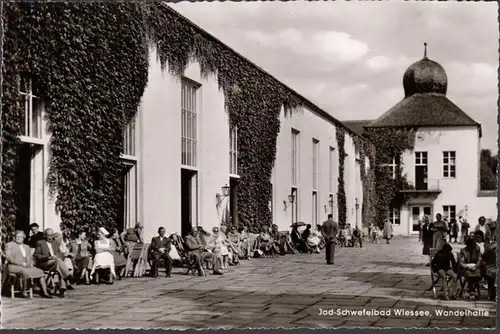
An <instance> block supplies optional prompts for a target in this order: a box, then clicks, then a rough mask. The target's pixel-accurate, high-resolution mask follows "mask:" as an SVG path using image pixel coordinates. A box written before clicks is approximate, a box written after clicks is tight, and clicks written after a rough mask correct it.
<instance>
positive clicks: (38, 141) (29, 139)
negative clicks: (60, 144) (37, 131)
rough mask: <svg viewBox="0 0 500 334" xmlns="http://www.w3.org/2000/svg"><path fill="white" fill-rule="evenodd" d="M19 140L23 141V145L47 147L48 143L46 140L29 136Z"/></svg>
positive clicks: (20, 137) (21, 137)
mask: <svg viewBox="0 0 500 334" xmlns="http://www.w3.org/2000/svg"><path fill="white" fill-rule="evenodd" d="M19 140H20V141H22V142H23V143H27V144H34V145H45V144H46V143H47V140H46V139H42V138H36V137H28V136H19Z"/></svg>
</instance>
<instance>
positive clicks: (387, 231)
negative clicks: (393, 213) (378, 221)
mask: <svg viewBox="0 0 500 334" xmlns="http://www.w3.org/2000/svg"><path fill="white" fill-rule="evenodd" d="M391 238H392V224H391V221H390V220H389V219H386V220H385V222H384V239H385V240H386V242H387V243H388V244H390V242H389V240H391Z"/></svg>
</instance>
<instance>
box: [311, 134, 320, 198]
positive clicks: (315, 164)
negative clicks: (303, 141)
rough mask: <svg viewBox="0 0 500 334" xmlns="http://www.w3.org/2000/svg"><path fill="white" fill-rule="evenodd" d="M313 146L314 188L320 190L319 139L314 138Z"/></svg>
mask: <svg viewBox="0 0 500 334" xmlns="http://www.w3.org/2000/svg"><path fill="white" fill-rule="evenodd" d="M312 143H313V147H312V149H313V150H312V156H313V157H312V158H313V161H312V170H313V171H312V172H313V174H312V189H313V190H314V191H317V190H318V170H319V168H318V166H319V140H317V139H315V138H313V139H312Z"/></svg>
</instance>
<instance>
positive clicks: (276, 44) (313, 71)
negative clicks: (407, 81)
mask: <svg viewBox="0 0 500 334" xmlns="http://www.w3.org/2000/svg"><path fill="white" fill-rule="evenodd" d="M171 6H172V7H173V8H175V9H176V10H178V11H179V12H180V13H181V14H183V15H184V16H186V17H188V18H189V19H190V20H192V21H193V22H195V23H196V24H197V25H199V26H200V27H202V28H203V29H205V30H207V31H208V32H210V33H211V34H213V35H214V36H216V37H217V38H219V39H220V40H221V41H222V42H224V43H225V44H227V45H229V46H230V47H232V48H233V49H235V50H236V51H237V52H239V53H241V54H242V55H243V56H245V57H247V58H248V59H250V60H251V61H253V62H254V63H256V64H257V65H259V66H261V67H262V68H264V69H265V70H266V71H268V72H269V73H271V74H272V75H273V76H275V77H276V78H277V79H279V80H281V81H282V82H284V83H285V84H287V85H289V86H290V87H292V88H293V89H295V90H297V91H298V92H299V93H300V94H302V95H304V96H305V97H306V98H308V99H310V100H311V101H312V102H313V103H315V104H316V105H318V106H319V107H321V108H323V109H324V110H326V111H327V112H329V113H330V114H332V115H333V116H334V117H336V118H338V119H340V120H348V119H349V120H351V119H375V118H377V117H378V116H379V115H381V114H382V113H384V112H385V111H386V110H388V109H389V108H390V107H391V106H393V105H394V104H396V103H397V102H399V101H400V100H401V99H402V98H403V97H404V91H403V85H402V78H403V73H404V71H405V70H406V68H407V67H408V66H410V65H411V64H412V63H413V62H415V61H417V60H419V59H421V58H422V56H423V43H424V42H427V43H428V57H429V58H430V59H432V60H435V61H437V62H439V63H440V64H441V65H443V67H444V69H445V70H446V72H447V75H448V93H447V96H448V98H449V99H450V100H451V101H453V102H454V103H455V104H457V105H458V106H459V107H460V108H462V110H464V111H465V112H466V113H467V114H468V115H469V116H471V117H472V118H473V119H475V120H476V121H477V122H479V123H481V125H482V127H483V138H482V143H481V146H482V147H483V148H491V149H494V151H496V150H497V149H496V148H497V144H496V143H497V136H498V128H497V98H498V89H497V68H498V38H499V36H498V20H497V15H498V7H497V6H498V5H497V3H496V2H467V3H466V2H461V3H458V2H439V3H438V2H428V1H426V2H402V1H390V2H371V1H370V2H356V1H352V2H340V1H335V2H302V1H298V2H237V3H234V2H203V3H190V2H181V3H178V4H171Z"/></svg>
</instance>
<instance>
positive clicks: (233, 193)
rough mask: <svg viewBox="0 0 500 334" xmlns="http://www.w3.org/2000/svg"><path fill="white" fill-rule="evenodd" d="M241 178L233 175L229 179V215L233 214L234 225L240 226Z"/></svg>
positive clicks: (232, 221)
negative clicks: (239, 198) (239, 197)
mask: <svg viewBox="0 0 500 334" xmlns="http://www.w3.org/2000/svg"><path fill="white" fill-rule="evenodd" d="M239 181H240V179H238V178H235V177H231V178H230V179H229V215H230V216H231V223H232V225H233V226H236V227H238V226H239V221H238V186H239Z"/></svg>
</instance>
